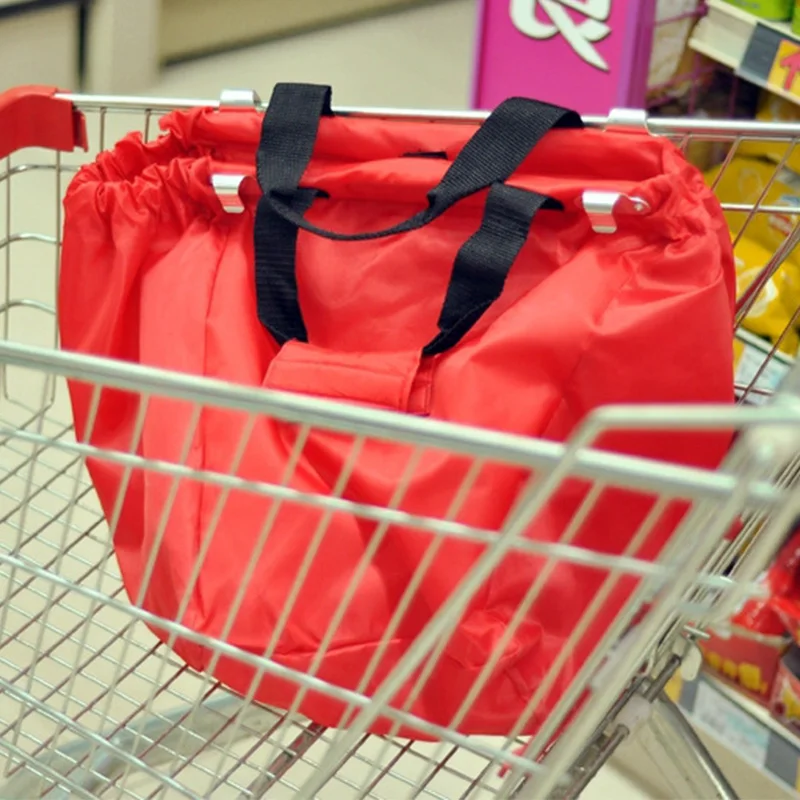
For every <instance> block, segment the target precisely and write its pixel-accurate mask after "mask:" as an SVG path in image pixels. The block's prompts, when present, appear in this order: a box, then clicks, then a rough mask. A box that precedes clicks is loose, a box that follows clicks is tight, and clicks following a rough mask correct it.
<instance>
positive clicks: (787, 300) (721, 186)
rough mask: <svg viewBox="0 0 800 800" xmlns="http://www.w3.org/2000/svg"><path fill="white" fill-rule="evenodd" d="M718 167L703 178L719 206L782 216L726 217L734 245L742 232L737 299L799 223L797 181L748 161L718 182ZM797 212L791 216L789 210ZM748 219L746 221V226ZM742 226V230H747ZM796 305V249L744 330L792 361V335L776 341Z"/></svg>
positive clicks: (797, 342) (799, 253)
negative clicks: (746, 206) (753, 207)
mask: <svg viewBox="0 0 800 800" xmlns="http://www.w3.org/2000/svg"><path fill="white" fill-rule="evenodd" d="M720 169H721V168H720V167H719V166H718V167H715V168H713V169H711V170H709V171H707V172H706V173H705V177H706V181H707V183H708V184H709V185H714V184H715V182H716V192H717V195H718V197H719V199H720V201H721V202H723V203H756V202H758V201H759V200H760V201H761V204H762V205H763V206H780V207H782V208H783V209H785V211H781V212H771V213H766V212H758V213H755V214H753V215H750V214H749V212H744V211H726V212H725V217H726V220H727V222H728V226H729V228H730V230H731V236H732V237H733V238H734V239H735V238H736V237H737V236H738V234H739V232H740V231H741V230H742V229H743V228H744V234H743V235H742V236H741V237H740V238H739V241H738V242H737V244H736V246H735V250H734V255H735V258H736V269H737V276H738V282H737V283H738V285H737V290H738V295H739V297H741V296H742V294H743V293H744V291H745V290H746V289H747V287H748V286H750V284H751V283H752V282H753V281H754V280H755V279H756V278H757V277H758V275H759V273H760V272H761V270H762V269H763V268H764V266H765V265H766V264H767V263H768V262H769V260H770V258H771V257H772V255H773V254H774V253H775V251H776V250H777V249H778V247H780V245H781V243H782V242H783V240H784V239H785V238H786V236H787V235H788V234H789V233H790V232H791V230H792V229H793V227H794V225H795V223H796V222H798V221H800V177H798V176H796V175H794V174H793V173H791V172H789V171H788V170H783V171H781V173H780V174H779V175H778V176H775V167H774V165H773V164H770V163H767V162H765V161H761V160H758V159H752V158H739V157H737V158H734V159H733V160H732V161H731V162H730V164H729V165H728V166H727V168H726V169H725V171H724V173H723V174H722V175H721V177H720ZM762 195H763V197H762ZM795 208H796V209H797V212H794V211H793V209H795ZM748 217H750V219H749V220H748ZM745 226H746V227H745ZM798 305H800V249H798V250H796V251H795V252H793V253H791V254H789V256H788V257H787V258H786V260H785V261H784V263H783V264H782V265H781V266H780V268H779V269H778V270H777V272H776V273H775V274H774V275H773V276H772V277H771V278H770V280H769V282H768V283H767V284H766V285H765V286H764V288H763V289H762V290H761V292H760V293H759V296H758V298H757V300H756V303H755V305H754V306H753V307H752V309H751V311H750V313H749V314H748V317H747V319H746V320H745V324H744V327H745V328H746V329H747V330H749V331H751V332H752V333H755V334H757V335H759V336H763V337H765V338H766V339H767V340H769V341H770V342H771V343H773V344H775V343H776V342H778V341H779V340H780V341H781V343H780V346H779V349H780V351H781V352H783V353H786V354H788V355H792V356H794V355H795V354H796V353H797V350H798V347H799V346H800V339H798V334H797V331H796V330H792V331H789V332H788V333H787V334H786V335H785V336H784V337H783V339H780V337H781V335H782V334H783V331H784V330H785V329H786V328H787V326H789V324H790V323H791V321H792V317H793V315H794V312H795V310H796V309H797V307H798Z"/></svg>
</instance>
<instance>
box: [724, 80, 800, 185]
mask: <svg viewBox="0 0 800 800" xmlns="http://www.w3.org/2000/svg"><path fill="white" fill-rule="evenodd" d="M756 119H757V120H759V121H760V122H800V106H798V105H796V104H795V103H792V102H789V101H788V100H784V99H783V98H782V97H778V95H776V94H772V92H768V91H766V90H763V91H762V92H761V94H760V95H759V98H758V110H757V111H756ZM787 151H788V155H787V157H786V161H785V162H784V165H785V166H786V167H788V168H789V169H791V170H794V171H795V172H800V145H791V144H786V143H785V142H764V141H758V140H753V139H750V140H745V141H743V142H741V144H740V145H739V146H738V147H737V148H736V155H737V156H750V157H753V156H756V157H762V158H768V159H770V160H771V161H774V162H775V163H778V162H780V160H781V159H782V158H783V157H784V155H786V154H787Z"/></svg>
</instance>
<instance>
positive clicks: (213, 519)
mask: <svg viewBox="0 0 800 800" xmlns="http://www.w3.org/2000/svg"><path fill="white" fill-rule="evenodd" d="M198 419H199V415H198ZM255 421H256V420H255V416H254V415H253V414H248V415H247V418H246V421H245V424H244V427H243V430H242V434H241V436H240V437H239V442H238V443H237V446H236V450H235V451H234V454H233V458H232V459H231V464H230V474H231V475H236V474H237V473H238V472H239V468H240V466H241V462H242V459H243V458H244V454H245V452H246V450H247V444H248V442H249V440H250V436H251V434H252V431H253V427H254V425H255ZM195 435H196V429H194V431H193V434H192V437H191V438H192V439H194V436H195ZM187 454H188V449H187ZM179 480H180V479H176V480H175V481H174V482H173V484H172V486H171V487H170V488H172V487H176V492H175V495H174V496H173V497H172V503H174V500H175V497H176V496H177V486H178V482H179ZM230 493H231V488H230V487H229V486H224V487H223V488H222V489H221V490H220V493H219V496H218V498H217V500H216V502H215V503H214V508H213V509H212V512H211V516H210V518H209V522H208V526H207V529H206V530H205V531H204V534H203V536H202V537H201V544H200V548H199V550H198V552H197V555H196V557H195V559H194V563H193V565H192V571H191V573H190V574H189V578H188V580H187V583H186V588H185V589H184V593H183V597H182V598H181V602H180V604H179V606H178V609H177V612H176V614H175V620H174V621H175V622H177V623H179V624H180V623H182V622H183V618H184V616H185V615H186V611H187V610H188V608H189V605H190V603H191V601H192V597H193V592H194V589H195V587H196V585H197V581H198V580H199V578H200V572H201V570H202V568H203V565H204V564H205V560H206V556H207V555H208V553H209V550H210V549H211V545H212V543H213V541H214V537H215V535H216V532H217V526H218V524H219V520H220V519H221V517H222V512H223V511H224V509H225V505H226V503H227V502H228V497H229V496H230ZM170 511H171V504H170ZM165 529H166V525H165ZM154 549H155V548H154ZM143 586H144V583H143ZM177 638H178V637H177V635H176V634H175V633H170V635H169V637H168V639H167V642H166V646H167V648H168V650H172V649H173V648H174V646H175V642H176V640H177ZM166 663H167V662H166V660H162V661H161V663H160V664H159V668H158V672H157V674H156V677H155V679H154V682H155V684H156V685H157V684H159V683H160V682H161V677H162V675H163V673H164V669H165V668H166ZM210 674H211V670H206V674H205V676H204V677H203V686H204V688H203V689H202V690H201V693H200V695H202V692H204V691H205V689H206V688H207V686H208V684H209V683H210V682H211V678H210ZM154 701H155V695H154V694H153V693H151V694H150V696H149V697H148V700H147V703H146V705H145V707H144V710H143V712H142V713H143V715H144V716H145V717H147V716H149V715H150V713H151V711H152V704H153V702H154ZM199 705H200V702H199V698H198V703H196V704H195V705H194V706H193V707H192V710H191V711H190V712H189V719H190V720H192V721H193V720H194V715H195V713H196V711H197V708H199ZM187 728H188V726H187ZM187 728H184V735H183V736H182V737H181V745H182V744H183V741H184V736H185V731H186V730H187ZM140 739H141V729H140V730H138V731H137V733H136V737H135V739H134V748H137V749H138V748H139V745H140ZM178 749H180V748H178ZM129 775H130V766H129V767H128V768H126V770H125V772H124V773H123V775H122V777H121V778H120V780H119V787H120V792H122V791H124V789H125V785H126V783H127V780H128V777H129Z"/></svg>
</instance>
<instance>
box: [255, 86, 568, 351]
mask: <svg viewBox="0 0 800 800" xmlns="http://www.w3.org/2000/svg"><path fill="white" fill-rule="evenodd" d="M330 100H331V89H330V87H327V86H313V85H308V84H278V85H277V86H276V88H275V91H274V93H273V96H272V98H271V100H270V104H269V107H268V110H267V113H266V114H265V116H264V121H263V125H262V132H261V142H260V144H259V150H258V155H257V174H258V180H259V184H260V186H261V189H262V192H263V195H262V197H261V198H260V199H259V202H258V207H257V209H256V219H255V231H254V236H255V261H256V291H257V301H258V314H259V319H260V320H261V322H262V324H263V325H264V326H265V327H266V328H267V329H268V330H269V331H270V333H271V334H272V335H273V336H274V338H275V339H276V340H277V341H278V343H279V344H283V343H284V342H286V341H289V340H291V339H298V340H300V341H306V340H307V332H306V328H305V323H304V322H303V318H302V312H301V310H300V305H299V300H298V294H297V275H296V269H295V252H296V246H297V233H298V230H299V229H300V228H302V229H304V230H307V231H309V232H311V233H314V234H316V235H318V236H323V237H325V238H328V239H333V240H337V241H343V242H344V241H361V240H365V239H377V238H381V237H385V236H392V235H397V234H401V233H405V232H408V231H412V230H416V229H418V228H421V227H422V226H423V225H426V224H427V223H429V222H431V221H432V220H434V219H436V218H437V217H439V216H440V215H441V214H443V213H444V212H445V211H447V209H449V208H451V207H452V206H453V205H454V204H455V203H457V202H459V201H460V200H462V199H464V198H465V197H468V196H469V195H471V194H475V193H476V192H479V191H482V190H484V189H486V188H489V196H488V198H487V203H486V207H485V210H484V215H483V219H482V222H481V226H480V228H479V229H478V231H476V233H475V234H473V236H472V237H470V239H469V240H468V241H467V242H466V243H465V244H464V245H463V246H462V248H461V249H460V251H459V253H458V255H457V257H456V260H455V264H454V267H453V275H452V278H451V281H450V284H449V286H448V291H447V295H446V297H445V301H444V305H443V308H442V312H441V315H440V318H439V331H440V332H439V334H438V335H437V336H436V337H435V338H434V340H433V341H431V342H430V343H429V344H428V345H427V346H426V348H425V350H424V353H425V354H426V355H433V354H436V353H441V352H443V351H445V350H447V349H448V348H450V347H452V346H453V345H455V344H456V343H457V342H458V341H459V340H460V339H461V337H462V336H463V335H464V334H465V333H466V332H467V331H468V330H469V329H470V328H471V327H472V325H473V324H474V323H475V322H476V321H477V320H478V319H479V318H480V316H481V315H482V314H483V312H484V311H485V310H486V309H487V308H488V307H489V306H490V305H491V304H492V303H493V302H494V301H495V300H496V299H497V298H498V297H499V296H500V293H501V292H502V289H503V285H504V283H505V280H506V277H507V275H508V272H509V270H510V269H511V266H512V265H513V263H514V260H515V259H516V257H517V254H518V253H519V251H520V249H521V247H522V245H523V244H524V243H525V240H526V238H527V236H528V232H529V230H530V226H531V223H532V221H533V218H534V216H535V215H536V213H537V212H538V211H539V209H541V208H551V209H559V208H561V206H560V204H559V203H558V202H557V201H555V200H553V199H552V198H547V197H544V196H543V195H539V194H536V193H534V192H527V191H524V190H521V189H514V188H512V187H509V186H506V185H505V184H504V183H503V182H504V181H505V180H507V179H508V178H509V177H510V176H511V175H512V174H513V173H514V172H515V171H516V170H517V169H518V168H519V166H520V164H521V163H522V162H523V161H524V159H525V158H526V157H527V156H528V155H529V153H530V152H531V150H532V149H533V147H534V146H535V145H536V144H537V143H538V142H539V141H540V140H541V139H542V137H543V136H544V135H545V134H546V133H547V132H548V131H550V130H552V129H553V128H567V127H568V128H579V127H582V126H583V123H582V121H581V118H580V116H579V115H578V114H576V113H575V112H573V111H568V110H566V109H563V108H559V107H558V106H553V105H550V104H547V103H539V102H536V101H533V100H525V99H523V98H511V99H510V100H507V101H505V102H504V103H502V104H501V105H500V106H499V107H498V108H497V109H496V110H495V111H494V112H493V113H492V114H491V115H490V116H489V117H488V118H487V119H486V121H485V122H484V123H483V125H482V126H481V127H480V128H479V129H478V131H477V132H476V133H475V134H474V136H473V137H472V138H471V139H470V140H469V141H468V142H467V143H466V145H465V146H464V147H463V148H462V150H461V152H460V153H459V155H458V156H457V158H456V159H455V161H454V162H453V163H452V164H451V165H450V168H449V169H448V170H447V172H446V173H445V175H444V177H443V178H442V180H441V181H440V183H439V184H438V185H437V186H436V187H434V188H433V189H432V190H431V191H430V192H429V193H428V207H427V208H426V209H424V210H423V211H421V212H419V213H417V214H415V215H414V216H412V217H411V218H409V219H407V220H405V221H404V222H402V223H400V224H398V225H394V226H392V227H390V228H386V229H384V230H380V231H371V232H365V233H358V234H342V233H337V232H334V231H328V230H325V229H323V228H319V227H317V226H315V225H312V224H311V223H309V222H308V221H307V220H306V219H305V218H304V213H305V212H306V211H307V210H308V208H309V207H310V206H311V204H312V203H313V201H314V199H315V198H316V197H317V196H319V194H321V193H320V192H318V191H317V190H315V189H311V188H301V187H300V186H299V182H300V180H301V179H302V175H303V173H304V172H305V170H306V169H307V167H308V164H309V162H310V160H311V155H312V151H313V147H314V142H315V140H316V135H317V131H318V127H319V122H320V118H321V117H322V116H324V115H330V114H331V105H330Z"/></svg>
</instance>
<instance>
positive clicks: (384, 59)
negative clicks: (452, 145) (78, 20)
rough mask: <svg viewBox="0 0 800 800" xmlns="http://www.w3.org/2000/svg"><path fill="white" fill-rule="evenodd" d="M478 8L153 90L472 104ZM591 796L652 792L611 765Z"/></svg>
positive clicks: (630, 798)
mask: <svg viewBox="0 0 800 800" xmlns="http://www.w3.org/2000/svg"><path fill="white" fill-rule="evenodd" d="M475 6H476V4H475V3H474V2H473V1H472V0H450V1H449V2H444V3H438V4H435V5H431V6H429V7H424V8H420V9H413V10H410V11H404V12H399V13H395V14H391V15H387V16H381V17H377V18H373V19H367V20H362V21H359V22H355V23H351V24H347V25H342V26H339V27H335V28H330V29H327V30H323V31H315V32H312V33H308V34H304V35H300V36H296V37H292V38H289V39H283V40H278V41H274V42H268V43H265V44H260V45H256V46H252V47H247V48H244V49H241V50H238V51H234V52H227V53H222V54H218V55H212V56H208V57H206V58H202V59H198V60H193V61H190V62H186V63H183V64H179V65H176V66H172V67H169V68H168V69H166V70H165V71H164V73H163V75H162V77H161V80H160V82H159V83H158V84H157V85H156V86H154V87H153V90H152V92H151V93H152V94H156V95H160V96H169V97H203V98H207V97H217V96H218V95H219V93H220V91H221V90H222V89H225V88H244V89H254V90H256V91H257V92H258V93H259V94H260V95H261V97H262V98H263V99H267V98H268V97H269V94H270V92H271V90H272V87H273V85H274V84H275V83H278V82H284V81H303V82H312V83H324V84H329V85H331V86H332V87H333V98H334V104H335V105H339V106H372V107H375V106H378V107H398V108H415V109H432V110H433V109H446V110H450V109H463V108H467V107H468V105H469V97H470V83H471V79H472V73H471V70H472V66H471V64H472V55H473V48H474V30H475V19H474V15H475ZM564 102H565V104H567V105H568V104H569V98H564ZM583 796H584V798H585V799H586V800H594V799H595V798H596V800H605V798H609V797H614V798H616V799H617V800H640V798H641V799H642V800H644V798H646V797H647V795H645V794H643V793H642V792H641V791H639V790H638V789H637V787H636V786H634V785H633V784H632V783H630V782H629V781H628V780H626V779H625V778H624V777H623V776H621V775H619V774H618V773H616V772H615V771H614V770H613V769H610V768H609V769H606V770H604V771H603V772H602V773H601V775H600V776H599V777H598V779H597V780H596V781H595V782H594V784H593V785H592V786H591V787H590V788H589V789H588V790H587V791H586V792H585V794H584V795H583ZM398 800H399V799H398Z"/></svg>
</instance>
